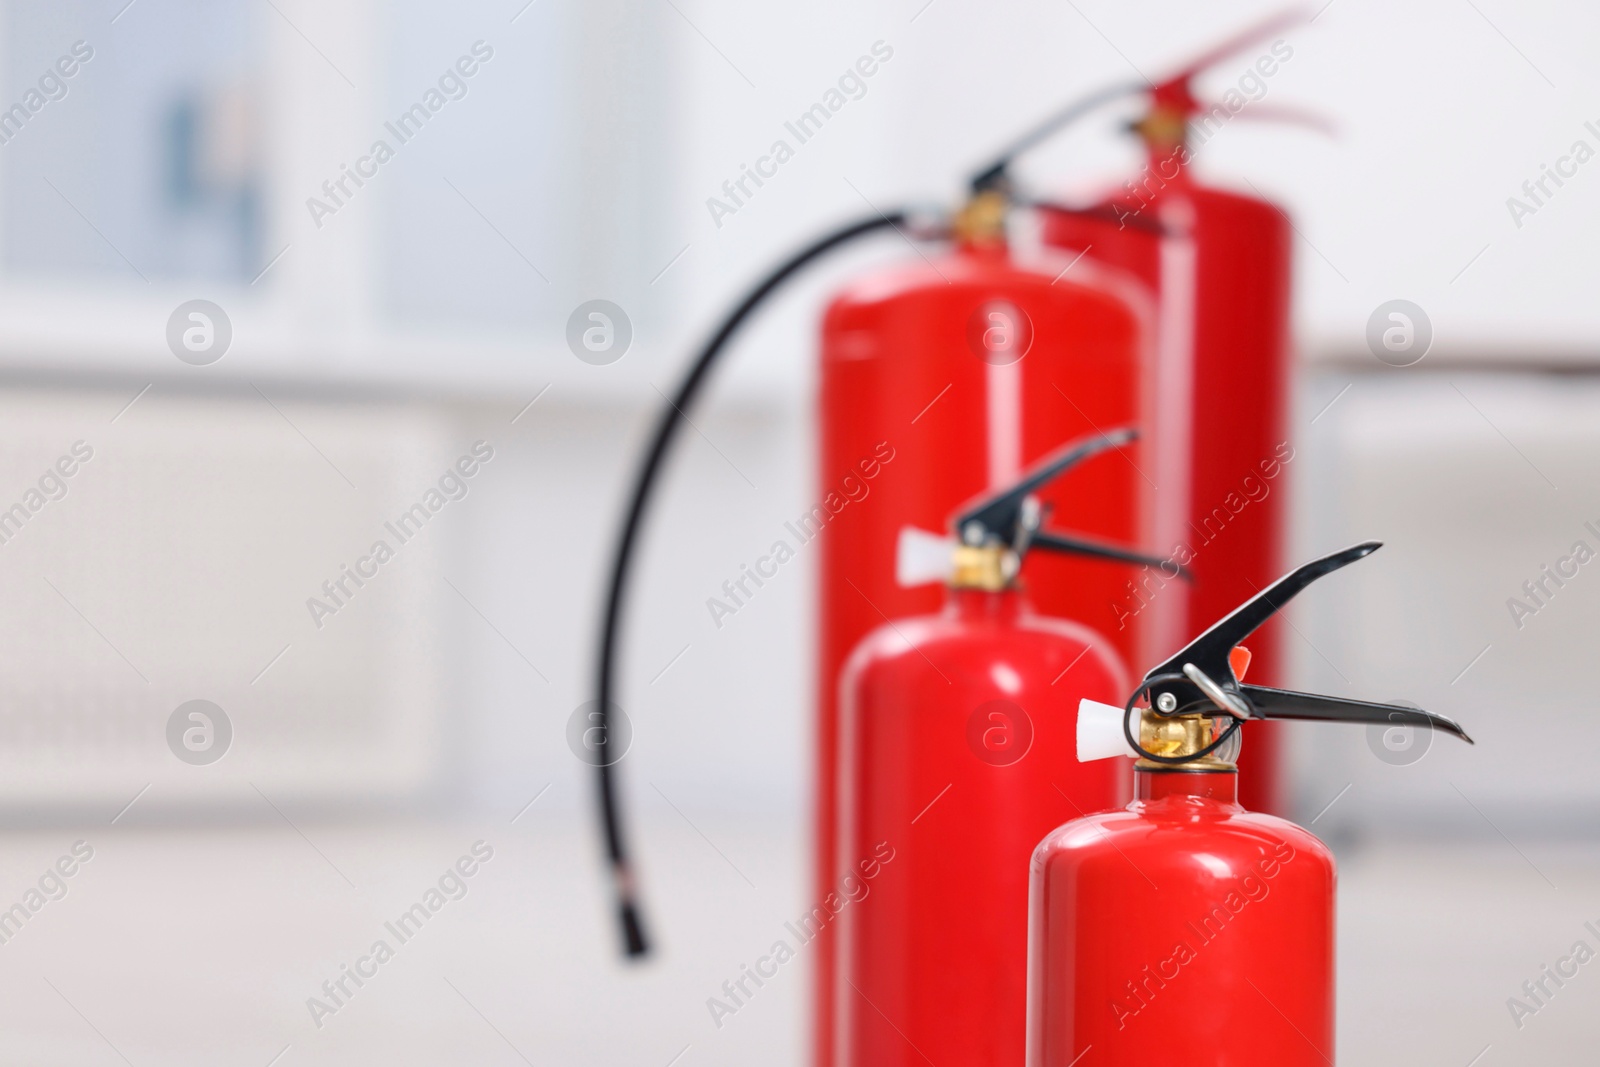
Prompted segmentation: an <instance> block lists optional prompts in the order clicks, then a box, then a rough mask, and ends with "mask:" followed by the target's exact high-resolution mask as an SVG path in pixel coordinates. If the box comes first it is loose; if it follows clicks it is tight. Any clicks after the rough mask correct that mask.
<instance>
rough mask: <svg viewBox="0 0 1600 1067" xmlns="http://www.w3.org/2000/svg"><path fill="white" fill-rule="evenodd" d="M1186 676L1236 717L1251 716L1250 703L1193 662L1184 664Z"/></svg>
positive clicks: (1216, 703) (1212, 701) (1246, 717)
mask: <svg viewBox="0 0 1600 1067" xmlns="http://www.w3.org/2000/svg"><path fill="white" fill-rule="evenodd" d="M1183 674H1184V677H1186V678H1188V679H1189V681H1191V682H1193V683H1194V684H1195V685H1197V686H1199V687H1200V691H1201V692H1202V693H1204V694H1205V695H1206V696H1208V697H1210V698H1211V703H1213V704H1215V705H1216V706H1217V707H1219V708H1221V709H1222V710H1223V711H1225V712H1227V713H1228V714H1229V715H1232V716H1233V717H1234V718H1235V719H1248V718H1250V717H1251V716H1250V705H1248V704H1246V703H1245V702H1244V701H1243V700H1242V699H1241V698H1240V697H1238V696H1237V695H1235V694H1233V693H1230V692H1228V691H1227V690H1226V689H1224V688H1222V686H1220V685H1218V684H1217V683H1216V682H1213V681H1212V680H1211V679H1210V678H1209V677H1207V675H1206V673H1205V672H1204V671H1202V670H1201V669H1200V668H1199V667H1196V666H1195V665H1194V664H1193V663H1185V664H1184V665H1183Z"/></svg>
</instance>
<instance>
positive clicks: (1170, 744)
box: [1027, 541, 1472, 1067]
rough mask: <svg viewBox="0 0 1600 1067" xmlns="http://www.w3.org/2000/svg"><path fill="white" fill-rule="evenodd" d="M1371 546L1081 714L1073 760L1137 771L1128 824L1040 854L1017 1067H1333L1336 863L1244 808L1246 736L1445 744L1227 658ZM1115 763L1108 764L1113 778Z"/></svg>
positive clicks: (1428, 722)
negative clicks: (1299, 734)
mask: <svg viewBox="0 0 1600 1067" xmlns="http://www.w3.org/2000/svg"><path fill="white" fill-rule="evenodd" d="M1378 547H1379V546H1378V543H1377V542H1372V541H1369V542H1366V543H1364V544H1359V545H1355V546H1353V547H1351V548H1348V549H1345V550H1344V551H1342V552H1336V553H1334V554H1332V555H1330V556H1326V557H1323V558H1322V559H1318V560H1313V561H1312V562H1310V563H1307V564H1305V565H1304V566H1302V567H1300V568H1299V569H1298V570H1295V571H1293V572H1291V573H1290V574H1288V575H1286V576H1285V577H1283V578H1281V579H1279V580H1278V581H1277V582H1274V583H1273V584H1272V585H1271V586H1270V587H1268V588H1267V589H1265V590H1263V591H1262V592H1260V593H1259V594H1257V595H1256V596H1254V597H1252V598H1251V599H1250V600H1248V601H1246V602H1245V603H1244V604H1242V605H1241V606H1239V607H1238V608H1236V609H1235V610H1234V611H1233V612H1232V613H1230V614H1229V615H1228V616H1227V617H1226V618H1224V619H1222V620H1221V621H1220V622H1218V623H1216V624H1215V625H1214V626H1212V627H1211V628H1210V629H1209V630H1207V631H1206V632H1205V633H1203V634H1201V635H1200V636H1199V637H1197V638H1195V640H1194V641H1193V642H1191V643H1190V644H1189V645H1188V646H1187V647H1186V648H1184V649H1183V650H1182V651H1180V652H1179V653H1178V654H1177V655H1175V656H1173V657H1172V658H1171V659H1169V660H1167V661H1166V662H1165V663H1162V664H1161V665H1160V666H1158V667H1155V668H1154V669H1152V670H1151V671H1150V672H1149V673H1148V674H1146V675H1145V676H1144V679H1143V681H1141V682H1140V683H1139V686H1138V688H1137V689H1135V690H1134V692H1133V694H1132V695H1131V696H1130V697H1129V698H1128V700H1127V703H1126V704H1125V705H1123V706H1120V707H1118V706H1112V705H1103V704H1096V703H1094V702H1086V703H1085V704H1084V705H1083V706H1082V707H1081V708H1080V710H1079V717H1078V730H1079V740H1078V746H1079V756H1078V758H1079V759H1080V760H1084V761H1095V760H1099V759H1106V758H1108V757H1114V756H1124V755H1133V756H1137V757H1138V762H1136V763H1135V764H1134V800H1133V802H1132V803H1131V804H1130V805H1129V806H1128V807H1127V809H1126V810H1123V811H1117V812H1108V813H1104V814H1098V815H1090V816H1088V817H1086V818H1080V819H1077V820H1074V821H1072V822H1069V823H1067V824H1066V825H1065V826H1062V827H1060V828H1059V829H1057V830H1055V831H1054V832H1053V833H1051V834H1050V835H1049V836H1048V837H1046V838H1045V839H1044V840H1043V842H1042V843H1040V845H1039V847H1038V849H1037V850H1036V851H1035V852H1034V854H1033V862H1032V867H1031V885H1030V914H1029V949H1028V966H1029V976H1028V1022H1027V1064H1028V1067H1069V1065H1071V1064H1075V1063H1078V1062H1080V1060H1081V1061H1082V1062H1084V1063H1094V1064H1097V1065H1103V1067H1135V1065H1137V1067H1145V1065H1147V1064H1152V1063H1168V1062H1174V1049H1175V1048H1177V1049H1181V1053H1182V1054H1181V1062H1184V1063H1194V1064H1201V1063H1204V1064H1217V1065H1219V1067H1220V1065H1224V1064H1225V1065H1227V1067H1324V1065H1326V1064H1330V1063H1332V1062H1334V1054H1333V1038H1334V1028H1333V1027H1334V984H1333V966H1334V940H1333V916H1334V880H1335V879H1334V863H1333V856H1332V855H1331V853H1329V851H1328V850H1327V848H1325V847H1324V846H1323V845H1322V843H1321V842H1320V841H1318V840H1317V839H1316V838H1315V837H1313V836H1312V835H1311V834H1310V833H1309V832H1307V831H1306V830H1303V829H1301V828H1300V827H1298V826H1296V825H1294V824H1293V823H1290V822H1287V821H1285V820H1283V819H1279V818H1276V817H1274V816H1271V815H1262V814H1256V813H1253V812H1249V811H1246V810H1245V809H1244V808H1243V807H1242V806H1241V805H1240V804H1239V803H1238V799H1237V786H1236V783H1237V781H1238V771H1237V767H1236V760H1237V756H1238V752H1239V741H1240V738H1239V728H1240V726H1241V725H1242V724H1243V723H1245V722H1248V721H1256V720H1267V721H1271V720H1275V719H1304V720H1310V721H1315V722H1355V723H1381V724H1386V725H1394V726H1397V727H1403V728H1410V729H1421V730H1442V731H1444V732H1445V733H1448V734H1452V735H1454V736H1456V737H1459V738H1461V739H1462V740H1464V741H1467V742H1468V743H1471V740H1472V739H1471V738H1470V737H1468V736H1467V734H1466V732H1465V731H1464V730H1463V729H1462V728H1461V727H1460V726H1459V725H1458V724H1457V723H1455V722H1453V721H1452V720H1450V719H1448V718H1445V717H1444V716H1442V715H1436V714H1433V713H1431V712H1426V711H1421V710H1418V709H1416V708H1409V707H1400V706H1396V705H1390V704H1374V703H1367V702H1364V701H1357V700H1345V699H1341V698H1337V697H1329V696H1320V695H1316V694H1310V693H1297V692H1292V691H1289V690H1283V689H1272V688H1267V687H1265V686H1259V685H1246V684H1243V683H1242V682H1241V681H1240V679H1239V676H1240V675H1241V674H1242V673H1243V672H1244V669H1245V667H1246V666H1247V665H1248V663H1249V653H1248V652H1246V651H1245V650H1244V649H1243V648H1242V647H1240V646H1239V642H1240V641H1242V640H1244V639H1245V638H1246V637H1248V636H1249V635H1250V634H1251V633H1252V632H1254V631H1255V630H1256V629H1257V628H1258V627H1259V626H1261V625H1262V623H1264V622H1266V621H1267V620H1268V619H1269V618H1271V617H1272V615H1273V614H1274V613H1275V612H1277V610H1278V609H1279V608H1281V607H1282V606H1283V605H1284V603H1286V602H1287V601H1288V600H1289V599H1290V598H1292V597H1293V596H1294V595H1295V594H1296V593H1298V592H1300V591H1301V590H1302V589H1304V588H1305V587H1306V586H1308V585H1310V584H1311V583H1312V582H1313V581H1315V580H1316V579H1318V578H1320V577H1322V576H1323V575H1325V574H1328V573H1330V572H1332V571H1334V570H1337V569H1339V568H1340V567H1343V566H1345V565H1347V564H1349V563H1353V562H1355V561H1356V560H1358V559H1361V558H1363V557H1365V556H1367V555H1369V554H1370V553H1372V552H1373V551H1375V550H1376V549H1377V548H1378ZM1117 763H1118V764H1119V765H1120V761H1117Z"/></svg>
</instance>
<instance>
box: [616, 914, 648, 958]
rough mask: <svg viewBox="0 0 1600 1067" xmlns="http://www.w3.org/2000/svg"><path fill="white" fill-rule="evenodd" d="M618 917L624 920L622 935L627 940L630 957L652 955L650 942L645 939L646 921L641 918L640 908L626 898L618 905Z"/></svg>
mask: <svg viewBox="0 0 1600 1067" xmlns="http://www.w3.org/2000/svg"><path fill="white" fill-rule="evenodd" d="M617 914H618V917H619V918H620V919H621V920H622V935H623V938H624V940H626V942H627V952H628V958H629V959H631V960H637V959H641V958H643V957H645V956H648V955H650V943H649V942H648V941H646V940H645V936H644V923H643V922H641V921H640V919H639V908H638V906H637V905H635V904H634V902H633V901H631V900H624V901H622V902H621V903H619V904H618V905H617Z"/></svg>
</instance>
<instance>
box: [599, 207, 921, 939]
mask: <svg viewBox="0 0 1600 1067" xmlns="http://www.w3.org/2000/svg"><path fill="white" fill-rule="evenodd" d="M906 219H907V215H906V213H905V212H900V211H896V212H891V213H889V214H887V215H885V214H878V215H875V216H873V217H872V218H870V219H866V220H864V221H861V222H854V223H851V224H850V225H848V226H842V227H840V228H838V229H836V230H833V231H832V232H831V233H828V234H827V235H825V236H823V237H821V238H819V239H817V240H815V241H813V242H811V243H810V244H808V245H806V246H805V247H804V248H802V249H801V250H800V251H798V252H796V253H795V254H794V255H792V256H790V257H789V258H788V259H786V260H784V261H783V262H782V263H780V264H779V265H778V266H777V267H775V268H773V270H772V271H770V272H769V273H768V274H767V275H766V276H765V277H764V278H762V279H761V281H760V282H758V283H757V284H756V286H755V287H754V288H753V289H751V290H750V292H749V293H747V294H746V295H745V298H744V299H743V300H742V301H740V302H739V305H738V306H737V307H735V308H734V309H733V311H732V312H730V313H729V314H728V316H727V317H726V318H725V319H723V320H722V325H721V326H719V327H718V328H717V331H716V333H714V334H712V336H711V339H710V340H709V341H707V342H706V344H705V347H704V348H702V349H701V350H700V354H699V355H698V356H697V357H696V358H695V361H694V364H693V365H692V366H691V367H690V368H689V373H688V374H687V375H685V376H684V379H683V381H682V383H681V384H679V386H678V390H677V392H676V393H674V394H673V396H672V399H671V401H670V402H669V403H668V406H667V407H666V409H664V410H663V411H662V412H661V417H660V420H659V421H658V422H657V423H656V428H655V432H654V433H653V434H652V435H651V439H650V447H649V450H648V451H647V452H646V453H645V458H644V463H643V464H642V465H641V466H640V468H639V472H638V474H637V475H636V476H635V478H634V482H633V490H632V492H631V493H630V494H629V496H628V506H627V516H626V518H625V519H624V520H623V525H622V536H621V537H620V538H619V539H618V541H617V546H616V553H615V555H614V556H613V558H612V563H611V578H610V585H609V588H608V590H607V593H606V605H605V615H604V618H603V621H602V622H601V625H600V656H599V661H598V664H597V679H596V683H597V687H598V689H599V694H598V696H599V699H598V701H597V703H598V705H599V708H598V711H597V712H596V715H597V716H598V727H597V728H598V730H599V731H600V736H602V737H605V738H609V737H610V733H609V730H610V726H611V723H610V718H611V707H612V702H611V697H612V693H613V692H614V691H615V689H616V678H615V675H616V659H617V629H618V623H619V621H620V619H621V616H622V602H623V596H624V593H625V591H626V587H627V582H628V572H629V569H630V566H631V564H632V563H633V555H634V547H635V544H636V543H637V541H638V539H639V527H640V525H641V523H642V521H643V519H644V511H645V507H646V505H648V503H649V501H650V494H651V492H652V490H654V488H655V486H656V483H657V482H658V481H659V478H660V473H661V466H662V463H663V462H664V461H665V460H666V456H667V450H668V449H669V448H671V447H672V441H673V439H674V438H675V437H676V436H677V434H678V428H679V425H680V422H681V421H683V420H684V419H686V418H687V414H686V413H687V410H688V408H689V407H690V406H691V405H692V404H693V403H694V400H695V397H697V396H698V395H699V393H700V390H701V388H702V387H703V386H704V385H705V382H706V377H707V374H708V373H709V372H710V370H711V366H712V364H713V363H715V362H716V360H717V357H718V356H719V355H721V354H722V351H723V350H724V348H726V347H727V344H728V341H729V339H730V338H732V337H733V335H734V333H735V332H736V331H737V330H738V329H739V327H740V326H741V325H743V323H744V321H745V319H747V318H749V317H750V314H751V313H752V312H754V311H755V310H756V308H758V307H759V306H760V305H761V304H762V302H763V301H765V300H766V298H767V297H769V296H771V295H772V293H773V291H774V290H775V289H777V288H778V287H779V286H780V285H782V284H783V283H784V282H785V281H787V280H788V279H789V277H790V276H791V275H792V274H794V273H795V272H796V271H798V270H800V269H801V268H802V267H804V266H806V265H807V264H808V263H810V262H811V261H812V260H814V259H817V258H818V257H820V256H822V255H824V254H826V253H828V252H830V251H832V250H833V249H835V248H837V247H839V246H840V245H843V244H847V243H848V242H850V241H853V240H855V239H856V238H858V237H865V236H867V235H868V234H872V233H875V232H877V231H878V230H882V229H896V230H898V229H899V227H900V225H901V224H902V223H904V222H905V221H906ZM597 769H598V770H599V772H600V774H599V780H598V783H597V784H598V785H599V787H600V813H601V819H602V821H603V823H604V825H605V834H606V854H607V858H608V859H609V861H610V864H611V875H612V881H613V884H614V886H615V888H616V893H617V911H618V917H619V919H620V920H621V922H622V932H623V937H624V939H625V941H626V944H627V951H628V955H629V956H642V955H644V954H646V953H647V952H649V950H650V948H649V942H648V941H647V940H646V938H645V933H644V926H643V923H642V921H641V918H640V914H639V903H638V896H637V887H636V886H635V885H634V880H633V869H632V866H631V865H630V863H629V860H628V847H627V841H626V838H625V835H624V834H623V829H622V818H621V814H620V812H619V809H618V806H617V795H616V772H615V768H614V766H613V765H612V764H611V763H610V762H607V761H604V760H602V761H601V762H600V764H599V765H598V767H597Z"/></svg>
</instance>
